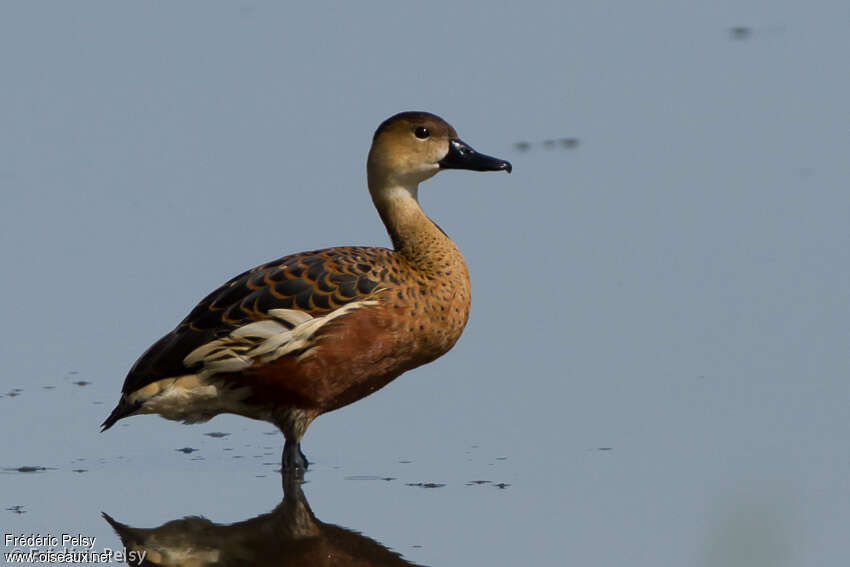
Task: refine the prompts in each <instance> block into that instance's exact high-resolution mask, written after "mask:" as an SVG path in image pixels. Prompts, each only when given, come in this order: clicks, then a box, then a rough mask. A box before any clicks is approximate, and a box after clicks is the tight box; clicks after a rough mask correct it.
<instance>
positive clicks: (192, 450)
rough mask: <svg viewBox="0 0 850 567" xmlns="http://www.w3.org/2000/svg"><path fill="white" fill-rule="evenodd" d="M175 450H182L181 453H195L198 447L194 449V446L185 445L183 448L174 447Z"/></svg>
mask: <svg viewBox="0 0 850 567" xmlns="http://www.w3.org/2000/svg"><path fill="white" fill-rule="evenodd" d="M174 450H175V451H180V452H181V453H186V454H187V455H188V454H189V453H194V452H195V451H197V449H193V448H192V447H183V448H182V449H174Z"/></svg>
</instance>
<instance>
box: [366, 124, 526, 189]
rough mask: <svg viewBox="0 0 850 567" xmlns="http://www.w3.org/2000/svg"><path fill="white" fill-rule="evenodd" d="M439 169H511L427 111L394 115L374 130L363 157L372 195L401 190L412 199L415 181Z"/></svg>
mask: <svg viewBox="0 0 850 567" xmlns="http://www.w3.org/2000/svg"><path fill="white" fill-rule="evenodd" d="M442 169H469V170H472V171H501V170H504V171H507V172H508V173H510V172H511V169H512V168H511V164H510V163H509V162H507V161H505V160H503V159H499V158H495V157H491V156H488V155H484V154H480V153H478V152H476V151H475V150H474V149H472V148H471V147H470V146H469V145H468V144H466V143H465V142H463V141H462V140H461V139H460V138H459V137H458V135H457V132H456V131H455V129H454V128H452V127H451V125H449V124H448V123H447V122H446V121H445V120H443V119H442V118H440V117H439V116H436V115H434V114H429V113H427V112H402V113H400V114H396V115H395V116H392V117H390V118H388V119H387V120H385V121H384V122H383V123H382V124H381V125H380V126H379V127H378V129H377V130H376V131H375V136H374V138H373V139H372V148H371V150H369V158H368V160H367V172H368V176H369V190H370V192H371V193H372V196H373V197H379V195H378V194H377V193H384V192H388V191H389V192H392V191H395V190H398V189H403V190H406V191H407V192H408V193H409V194H410V195H412V196H413V197H414V198H416V188H417V186H418V185H419V183H420V182H422V181H424V180H426V179H428V178H429V177H432V176H433V175H435V174H436V173H437V172H439V171H440V170H442ZM380 196H384V195H380Z"/></svg>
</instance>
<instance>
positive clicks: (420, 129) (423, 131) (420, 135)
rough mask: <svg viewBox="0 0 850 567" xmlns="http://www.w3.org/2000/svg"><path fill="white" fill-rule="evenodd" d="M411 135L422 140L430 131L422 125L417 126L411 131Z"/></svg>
mask: <svg viewBox="0 0 850 567" xmlns="http://www.w3.org/2000/svg"><path fill="white" fill-rule="evenodd" d="M413 135H414V136H416V137H417V138H419V139H420V140H424V139H425V138H427V137H428V136H430V135H431V131H430V130H428V128H426V127H424V126H419V127H418V128H416V130H414V131H413Z"/></svg>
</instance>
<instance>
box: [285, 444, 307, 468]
mask: <svg viewBox="0 0 850 567" xmlns="http://www.w3.org/2000/svg"><path fill="white" fill-rule="evenodd" d="M308 464H310V463H309V461H308V460H307V457H305V456H304V453H302V452H301V443H296V442H294V441H289V440H288V439H287V440H286V442H285V443H284V444H283V457H282V458H281V466H282V467H283V470H284V472H287V473H289V472H299V471H300V472H304V471H306V470H307V465H308Z"/></svg>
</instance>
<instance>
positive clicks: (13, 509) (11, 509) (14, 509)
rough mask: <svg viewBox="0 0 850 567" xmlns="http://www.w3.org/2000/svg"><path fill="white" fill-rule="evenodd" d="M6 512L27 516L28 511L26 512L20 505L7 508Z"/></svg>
mask: <svg viewBox="0 0 850 567" xmlns="http://www.w3.org/2000/svg"><path fill="white" fill-rule="evenodd" d="M6 510H8V511H9V512H12V513H14V514H26V513H27V511H26V510H24V507H23V506H20V505H18V506H10V507H8V508H6Z"/></svg>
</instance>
